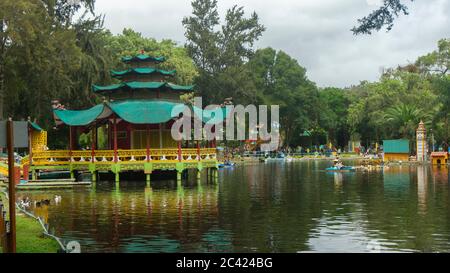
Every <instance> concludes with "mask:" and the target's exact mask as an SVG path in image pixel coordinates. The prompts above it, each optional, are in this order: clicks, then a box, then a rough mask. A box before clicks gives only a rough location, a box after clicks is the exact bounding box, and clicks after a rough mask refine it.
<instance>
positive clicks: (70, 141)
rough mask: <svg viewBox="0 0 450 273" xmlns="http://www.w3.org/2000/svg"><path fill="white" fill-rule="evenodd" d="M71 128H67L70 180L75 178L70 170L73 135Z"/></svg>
mask: <svg viewBox="0 0 450 273" xmlns="http://www.w3.org/2000/svg"><path fill="white" fill-rule="evenodd" d="M72 134H73V133H72V126H69V162H70V165H71V166H70V178H71V179H73V178H75V176H74V173H73V170H72V161H73V135H72Z"/></svg>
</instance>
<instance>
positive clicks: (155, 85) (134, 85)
mask: <svg viewBox="0 0 450 273" xmlns="http://www.w3.org/2000/svg"><path fill="white" fill-rule="evenodd" d="M92 87H93V90H94V92H108V91H118V90H121V89H163V88H165V89H169V90H173V91H192V90H193V89H194V86H193V85H187V86H182V85H176V84H171V83H166V82H125V83H119V84H112V85H107V86H98V85H93V86H92Z"/></svg>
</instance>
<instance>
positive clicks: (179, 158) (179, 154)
mask: <svg viewBox="0 0 450 273" xmlns="http://www.w3.org/2000/svg"><path fill="white" fill-rule="evenodd" d="M181 159H182V154H181V140H178V161H179V162H181Z"/></svg>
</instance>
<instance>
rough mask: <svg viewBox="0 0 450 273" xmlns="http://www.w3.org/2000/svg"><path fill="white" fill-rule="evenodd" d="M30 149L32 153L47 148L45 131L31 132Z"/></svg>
mask: <svg viewBox="0 0 450 273" xmlns="http://www.w3.org/2000/svg"><path fill="white" fill-rule="evenodd" d="M31 147H32V149H33V151H44V150H45V149H46V148H47V131H41V132H37V131H32V132H31Z"/></svg>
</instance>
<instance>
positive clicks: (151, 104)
mask: <svg viewBox="0 0 450 273" xmlns="http://www.w3.org/2000/svg"><path fill="white" fill-rule="evenodd" d="M164 61H165V58H164V57H152V56H149V55H146V54H139V55H136V56H132V57H123V58H122V62H123V63H125V64H127V65H128V68H127V69H126V70H123V71H115V70H113V71H111V74H112V76H113V77H114V78H116V79H118V80H120V83H116V84H111V85H108V86H98V85H94V86H93V91H94V93H96V94H100V95H103V96H104V97H105V98H108V99H107V100H105V101H104V102H103V103H102V104H99V105H96V106H94V107H92V108H90V109H86V110H68V109H61V108H58V107H54V110H53V113H54V117H55V121H56V124H57V125H62V124H66V125H69V126H88V125H90V124H92V123H94V122H96V121H102V120H106V119H108V118H109V117H110V116H111V115H113V114H114V115H115V116H116V117H118V118H120V119H122V120H125V121H126V122H129V123H132V124H158V123H165V122H168V121H170V120H171V119H173V118H176V117H178V115H179V113H182V112H183V109H184V107H185V105H184V103H182V102H181V100H180V95H182V94H183V93H186V92H191V91H193V86H192V85H189V86H182V85H177V84H173V83H171V80H172V79H173V78H174V76H175V74H176V71H175V70H171V71H167V70H163V69H160V68H158V67H157V66H158V65H159V64H160V63H162V62H164ZM191 108H192V110H193V112H194V114H195V116H196V117H197V118H199V119H200V120H202V121H203V122H206V121H209V122H213V123H218V122H222V120H223V119H225V116H226V115H225V114H224V115H222V117H215V115H214V114H213V111H211V110H209V111H208V110H202V109H200V108H197V107H195V106H191ZM222 110H223V111H225V112H224V113H226V110H225V108H223V109H222Z"/></svg>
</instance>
